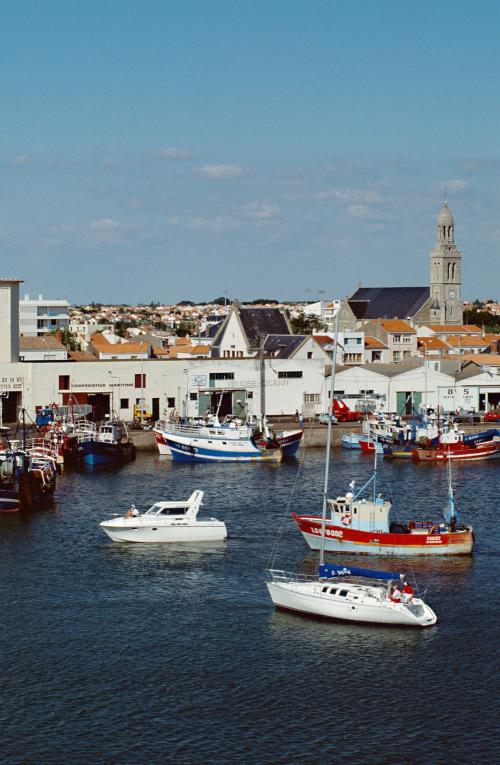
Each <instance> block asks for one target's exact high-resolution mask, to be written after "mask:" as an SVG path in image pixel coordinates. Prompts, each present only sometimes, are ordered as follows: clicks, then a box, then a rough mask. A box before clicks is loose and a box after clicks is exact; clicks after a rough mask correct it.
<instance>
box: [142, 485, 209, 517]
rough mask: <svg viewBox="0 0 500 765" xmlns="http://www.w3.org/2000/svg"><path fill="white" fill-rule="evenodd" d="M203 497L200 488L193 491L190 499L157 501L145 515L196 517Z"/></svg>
mask: <svg viewBox="0 0 500 765" xmlns="http://www.w3.org/2000/svg"><path fill="white" fill-rule="evenodd" d="M202 499H203V492H202V491H201V490H200V489H196V490H195V491H193V493H192V494H191V496H190V497H189V499H188V500H187V501H185V502H155V503H154V505H152V506H151V507H150V508H149V510H146V512H145V513H144V515H156V516H161V517H163V518H164V517H167V516H168V517H172V516H183V517H188V516H191V517H196V514H197V513H198V510H199V509H200V506H201V500H202Z"/></svg>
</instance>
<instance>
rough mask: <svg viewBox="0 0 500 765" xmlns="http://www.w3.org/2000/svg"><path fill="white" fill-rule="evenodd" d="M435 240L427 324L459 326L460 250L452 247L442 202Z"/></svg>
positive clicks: (449, 221)
mask: <svg viewBox="0 0 500 765" xmlns="http://www.w3.org/2000/svg"><path fill="white" fill-rule="evenodd" d="M436 229H437V239H436V244H435V245H434V247H433V248H432V250H431V252H430V255H429V260H430V299H431V308H430V320H431V323H432V324H463V304H462V276H461V260H462V255H461V253H460V250H458V249H457V247H456V245H455V222H454V220H453V215H452V214H451V211H450V209H449V207H448V203H447V202H445V203H444V205H443V207H442V209H441V212H440V213H439V215H438V217H437V223H436Z"/></svg>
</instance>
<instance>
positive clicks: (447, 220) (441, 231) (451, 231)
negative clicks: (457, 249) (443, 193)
mask: <svg viewBox="0 0 500 765" xmlns="http://www.w3.org/2000/svg"><path fill="white" fill-rule="evenodd" d="M436 228H437V242H436V244H437V245H440V244H444V245H452V244H454V238H455V221H454V220H453V215H452V214H451V211H450V208H449V207H448V202H446V201H445V203H444V205H443V207H442V208H441V212H440V213H439V215H438V217H437V224H436Z"/></svg>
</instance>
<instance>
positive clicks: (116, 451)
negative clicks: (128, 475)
mask: <svg viewBox="0 0 500 765" xmlns="http://www.w3.org/2000/svg"><path fill="white" fill-rule="evenodd" d="M107 418H108V419H107V420H106V422H104V423H103V424H102V425H101V427H100V428H99V430H98V431H97V432H96V433H93V434H89V437H88V438H86V439H85V440H81V441H80V442H79V443H78V455H79V458H80V460H82V461H83V462H84V463H85V464H86V465H121V464H123V463H125V462H130V461H131V460H134V459H135V446H134V444H133V443H132V441H131V440H130V438H129V435H128V431H127V428H126V426H125V423H123V422H121V421H119V420H113V421H111V420H109V415H107Z"/></svg>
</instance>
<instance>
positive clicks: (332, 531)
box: [311, 526, 344, 537]
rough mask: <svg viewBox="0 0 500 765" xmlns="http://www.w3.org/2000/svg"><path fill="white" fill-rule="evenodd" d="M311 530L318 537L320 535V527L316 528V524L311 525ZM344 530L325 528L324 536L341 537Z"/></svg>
mask: <svg viewBox="0 0 500 765" xmlns="http://www.w3.org/2000/svg"><path fill="white" fill-rule="evenodd" d="M311 531H312V533H313V534H316V535H317V536H318V537H320V536H321V529H318V528H316V526H312V527H311ZM343 536H344V532H343V531H341V530H340V529H339V530H337V529H325V537H343Z"/></svg>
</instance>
